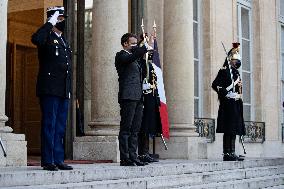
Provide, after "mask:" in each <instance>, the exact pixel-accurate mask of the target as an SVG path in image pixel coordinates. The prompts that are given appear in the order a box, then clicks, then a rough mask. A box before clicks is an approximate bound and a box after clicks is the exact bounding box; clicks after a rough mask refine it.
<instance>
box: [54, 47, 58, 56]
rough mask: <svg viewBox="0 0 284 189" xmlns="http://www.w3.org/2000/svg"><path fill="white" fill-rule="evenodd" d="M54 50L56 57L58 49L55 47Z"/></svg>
mask: <svg viewBox="0 0 284 189" xmlns="http://www.w3.org/2000/svg"><path fill="white" fill-rule="evenodd" d="M55 48H56V49H55V55H56V56H58V47H57V46H56V47H55Z"/></svg>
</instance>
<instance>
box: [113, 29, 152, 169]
mask: <svg viewBox="0 0 284 189" xmlns="http://www.w3.org/2000/svg"><path fill="white" fill-rule="evenodd" d="M121 45H122V48H123V50H121V51H120V52H117V53H116V56H115V67H116V70H117V73H118V82H119V92H118V102H119V105H120V116H121V121H120V130H119V136H118V139H119V151H120V165H121V166H144V165H145V163H143V162H141V161H140V160H139V159H138V156H137V152H136V151H137V145H138V132H139V130H140V127H141V122H142V115H143V102H142V68H141V63H140V62H139V60H140V59H141V57H143V56H144V54H145V53H146V52H147V49H149V48H150V46H149V45H148V44H144V45H143V46H142V47H138V46H137V37H136V35H134V34H132V33H126V34H124V35H123V36H122V37H121Z"/></svg>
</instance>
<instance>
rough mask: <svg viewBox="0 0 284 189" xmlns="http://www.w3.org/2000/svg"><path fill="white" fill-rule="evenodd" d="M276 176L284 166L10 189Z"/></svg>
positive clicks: (147, 184)
mask: <svg viewBox="0 0 284 189" xmlns="http://www.w3.org/2000/svg"><path fill="white" fill-rule="evenodd" d="M275 174H278V175H281V174H284V165H281V166H269V167H256V168H245V169H236V170H221V171H214V172H202V173H191V174H181V175H166V176H155V177H151V176H148V177H144V178H129V179H117V180H103V181H91V182H79V183H62V184H49V185H48V184H47V185H37V186H35V185H34V186H29V187H24V186H18V187H9V189H20V188H30V189H31V188H33V189H39V188H46V189H47V188H68V189H69V188H72V189H73V188H74V189H75V188H116V189H119V188H123V189H127V188H129V189H130V188H131V189H132V188H149V189H150V188H152V189H161V188H172V187H181V188H183V187H187V186H192V185H198V184H204V183H214V182H225V181H236V180H247V179H250V178H256V177H263V176H265V177H267V176H269V175H270V176H273V175H275ZM277 184H278V183H277ZM281 184H282V183H281ZM206 186H207V185H206ZM269 186H272V185H269Z"/></svg>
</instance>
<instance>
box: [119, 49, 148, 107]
mask: <svg viewBox="0 0 284 189" xmlns="http://www.w3.org/2000/svg"><path fill="white" fill-rule="evenodd" d="M146 52H147V49H146V47H145V46H143V47H139V48H137V49H136V50H135V51H134V52H133V53H129V52H127V51H125V50H121V51H120V52H117V53H116V56H115V67H116V71H117V73H118V82H119V92H118V102H120V101H121V100H140V99H141V98H142V70H141V60H140V58H141V57H142V56H143V55H144V54H145V53H146Z"/></svg>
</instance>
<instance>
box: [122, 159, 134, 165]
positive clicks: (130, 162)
mask: <svg viewBox="0 0 284 189" xmlns="http://www.w3.org/2000/svg"><path fill="white" fill-rule="evenodd" d="M120 166H136V164H135V163H134V162H133V161H131V160H130V159H123V160H120Z"/></svg>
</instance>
